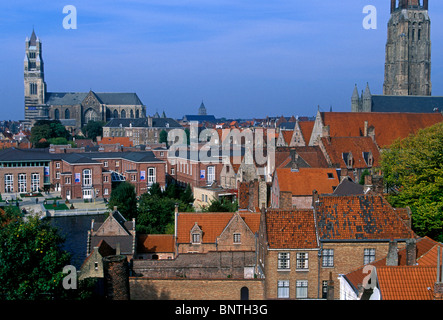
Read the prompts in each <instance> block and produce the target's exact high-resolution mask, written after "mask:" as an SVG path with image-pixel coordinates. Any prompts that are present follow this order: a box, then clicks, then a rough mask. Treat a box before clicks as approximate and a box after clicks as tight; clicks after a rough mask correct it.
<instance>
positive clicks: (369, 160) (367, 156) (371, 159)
mask: <svg viewBox="0 0 443 320" xmlns="http://www.w3.org/2000/svg"><path fill="white" fill-rule="evenodd" d="M363 158H364V159H365V162H366V164H367V166H368V167H372V166H373V164H374V157H373V156H372V152H363Z"/></svg>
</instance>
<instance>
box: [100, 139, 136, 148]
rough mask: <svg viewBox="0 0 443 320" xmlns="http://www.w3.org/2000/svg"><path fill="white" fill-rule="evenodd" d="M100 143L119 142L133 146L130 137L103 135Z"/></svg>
mask: <svg viewBox="0 0 443 320" xmlns="http://www.w3.org/2000/svg"><path fill="white" fill-rule="evenodd" d="M98 144H119V145H121V146H124V147H132V141H131V139H130V138H129V137H103V138H102V139H101V141H100V142H99V143H98Z"/></svg>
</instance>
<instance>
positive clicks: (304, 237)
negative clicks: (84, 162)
mask: <svg viewBox="0 0 443 320" xmlns="http://www.w3.org/2000/svg"><path fill="white" fill-rule="evenodd" d="M266 232H267V238H268V245H269V248H271V249H291V248H304V249H312V248H318V246H319V244H318V241H317V236H316V227H315V219H314V212H313V210H291V211H285V210H273V209H271V210H268V211H267V212H266Z"/></svg>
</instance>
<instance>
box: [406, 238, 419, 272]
mask: <svg viewBox="0 0 443 320" xmlns="http://www.w3.org/2000/svg"><path fill="white" fill-rule="evenodd" d="M416 264H417V240H416V239H414V238H411V239H408V240H406V265H408V266H415V265H416Z"/></svg>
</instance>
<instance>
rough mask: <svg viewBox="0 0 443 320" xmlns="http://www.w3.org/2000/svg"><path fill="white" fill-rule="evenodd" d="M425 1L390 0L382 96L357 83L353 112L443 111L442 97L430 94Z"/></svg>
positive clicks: (429, 46) (428, 42) (428, 22)
mask: <svg viewBox="0 0 443 320" xmlns="http://www.w3.org/2000/svg"><path fill="white" fill-rule="evenodd" d="M428 8H429V3H428V0H391V17H390V19H389V22H388V37H387V42H386V60H385V72H384V83H383V95H373V94H371V90H370V89H369V84H367V85H366V89H365V90H364V92H363V91H362V93H361V95H359V93H358V89H357V85H356V86H355V88H354V92H353V94H352V98H351V105H352V111H353V112H413V113H432V112H438V111H440V112H443V97H435V96H431V91H432V84H431V20H430V18H429V14H428Z"/></svg>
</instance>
